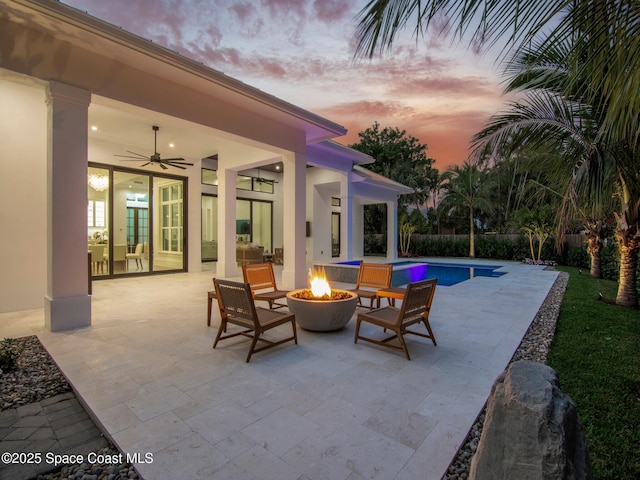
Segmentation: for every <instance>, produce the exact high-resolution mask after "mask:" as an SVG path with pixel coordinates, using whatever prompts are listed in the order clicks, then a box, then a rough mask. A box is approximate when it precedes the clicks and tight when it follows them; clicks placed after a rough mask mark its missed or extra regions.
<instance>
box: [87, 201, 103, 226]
mask: <svg viewBox="0 0 640 480" xmlns="http://www.w3.org/2000/svg"><path fill="white" fill-rule="evenodd" d="M87 226H89V227H104V226H105V202H103V201H100V200H89V207H88V209H87Z"/></svg>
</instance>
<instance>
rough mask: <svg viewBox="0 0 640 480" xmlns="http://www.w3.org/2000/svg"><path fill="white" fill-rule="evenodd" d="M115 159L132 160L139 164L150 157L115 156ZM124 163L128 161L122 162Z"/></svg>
mask: <svg viewBox="0 0 640 480" xmlns="http://www.w3.org/2000/svg"><path fill="white" fill-rule="evenodd" d="M114 157H120V158H126V159H130V160H135V161H137V162H139V161H140V160H146V159H148V158H149V157H132V156H131V155H114ZM122 161H123V162H125V161H126V160H122Z"/></svg>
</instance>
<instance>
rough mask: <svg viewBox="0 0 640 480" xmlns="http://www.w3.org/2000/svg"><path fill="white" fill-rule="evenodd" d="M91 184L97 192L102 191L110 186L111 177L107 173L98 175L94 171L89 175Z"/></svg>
mask: <svg viewBox="0 0 640 480" xmlns="http://www.w3.org/2000/svg"><path fill="white" fill-rule="evenodd" d="M88 183H89V186H90V187H91V188H93V189H94V190H95V191H97V192H102V191H104V190H106V189H107V188H109V177H108V176H107V175H98V174H97V173H92V174H90V175H89V181H88Z"/></svg>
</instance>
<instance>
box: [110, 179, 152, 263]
mask: <svg viewBox="0 0 640 480" xmlns="http://www.w3.org/2000/svg"><path fill="white" fill-rule="evenodd" d="M150 185H151V176H150V175H147V174H142V173H138V172H135V173H132V172H120V171H114V172H113V204H114V209H113V226H114V230H113V231H114V235H113V273H114V274H116V275H120V274H123V273H144V272H149V271H150V263H149V258H150V246H149V243H150V242H149V231H150V225H149V209H150V201H149V200H150V199H149V187H150Z"/></svg>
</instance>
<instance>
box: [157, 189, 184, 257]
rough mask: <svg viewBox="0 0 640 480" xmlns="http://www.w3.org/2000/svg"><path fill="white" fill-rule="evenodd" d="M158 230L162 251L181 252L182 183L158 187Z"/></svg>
mask: <svg viewBox="0 0 640 480" xmlns="http://www.w3.org/2000/svg"><path fill="white" fill-rule="evenodd" d="M160 211H161V215H160V222H161V225H160V232H161V249H162V251H163V252H176V253H179V252H182V183H181V182H180V183H175V184H173V185H170V186H166V187H161V188H160Z"/></svg>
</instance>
